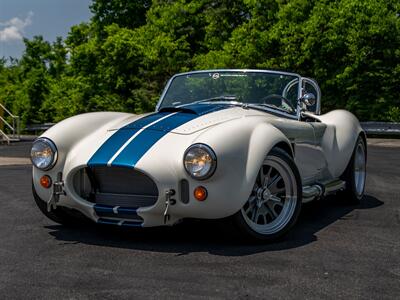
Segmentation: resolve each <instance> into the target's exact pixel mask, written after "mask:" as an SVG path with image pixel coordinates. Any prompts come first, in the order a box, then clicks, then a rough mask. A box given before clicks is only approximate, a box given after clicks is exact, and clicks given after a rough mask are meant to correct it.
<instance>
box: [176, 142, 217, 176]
mask: <svg viewBox="0 0 400 300" xmlns="http://www.w3.org/2000/svg"><path fill="white" fill-rule="evenodd" d="M193 150H200V152H205V153H206V154H207V155H208V156H209V157H210V158H211V162H210V166H209V168H208V170H207V172H206V173H204V174H196V172H193V170H190V169H189V166H188V164H187V156H188V155H189V154H190V152H191V151H193ZM183 166H184V168H185V171H186V173H188V174H189V175H190V177H192V178H193V179H196V180H205V179H208V178H210V177H211V176H212V175H213V174H214V173H215V170H216V169H217V156H216V154H215V152H214V150H213V149H211V147H210V146H207V145H206V144H202V143H197V144H193V145H191V146H190V147H189V148H187V150H186V151H185V154H184V155H183ZM199 172H200V171H199ZM199 172H197V173H199Z"/></svg>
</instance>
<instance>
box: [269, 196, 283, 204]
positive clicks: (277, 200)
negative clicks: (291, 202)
mask: <svg viewBox="0 0 400 300" xmlns="http://www.w3.org/2000/svg"><path fill="white" fill-rule="evenodd" d="M269 201H271V202H273V203H274V205H280V206H283V203H282V199H281V198H279V197H278V196H275V195H272V196H271V197H270V198H269Z"/></svg>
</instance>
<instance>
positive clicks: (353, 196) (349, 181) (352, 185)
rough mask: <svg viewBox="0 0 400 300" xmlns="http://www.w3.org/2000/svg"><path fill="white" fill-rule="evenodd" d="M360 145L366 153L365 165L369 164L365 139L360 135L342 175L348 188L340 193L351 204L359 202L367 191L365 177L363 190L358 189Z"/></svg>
mask: <svg viewBox="0 0 400 300" xmlns="http://www.w3.org/2000/svg"><path fill="white" fill-rule="evenodd" d="M358 147H362V148H363V150H364V154H365V157H364V158H365V159H364V163H365V167H366V164H367V148H366V145H365V141H364V139H363V138H362V137H361V136H359V137H358V139H357V142H356V145H355V147H354V150H353V154H352V155H351V159H350V161H349V164H348V165H347V167H346V170H345V171H344V173H343V175H342V176H341V177H340V178H341V179H342V180H344V181H345V182H346V188H345V190H344V191H343V192H341V193H340V195H342V196H343V197H345V199H346V201H347V202H348V203H350V204H359V203H360V201H361V199H362V198H363V197H364V192H365V179H366V178H364V181H363V183H362V192H360V190H357V181H356V156H357V149H358ZM365 176H366V170H365Z"/></svg>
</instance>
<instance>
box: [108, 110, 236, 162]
mask: <svg viewBox="0 0 400 300" xmlns="http://www.w3.org/2000/svg"><path fill="white" fill-rule="evenodd" d="M227 107H230V106H227V105H204V104H196V105H193V106H191V107H189V106H188V107H185V108H187V109H190V110H193V111H195V112H196V113H187V112H179V113H177V114H175V115H173V116H171V117H169V118H166V119H164V120H162V121H160V122H158V123H156V124H154V125H152V126H150V127H149V128H147V129H146V130H144V131H143V132H141V133H140V134H139V135H138V136H137V137H136V138H135V139H134V140H133V141H132V142H131V143H130V144H129V145H128V146H127V147H126V148H125V149H124V150H123V151H122V152H121V153H120V154H119V155H118V156H117V157H116V159H115V160H114V161H113V162H112V164H111V165H112V166H123V167H134V166H135V165H136V163H137V162H138V161H139V160H140V159H141V158H142V157H143V155H144V154H145V153H146V152H147V151H149V149H150V148H151V147H153V145H154V144H155V143H157V142H158V141H159V140H160V139H161V138H162V137H163V136H165V135H166V134H167V133H169V132H170V131H172V130H174V129H175V128H177V127H179V126H181V125H183V124H185V123H187V122H189V121H192V120H194V119H196V118H198V117H199V116H201V115H204V114H207V113H211V112H216V111H218V110H221V109H224V108H227ZM196 109H197V111H196Z"/></svg>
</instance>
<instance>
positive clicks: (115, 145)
mask: <svg viewBox="0 0 400 300" xmlns="http://www.w3.org/2000/svg"><path fill="white" fill-rule="evenodd" d="M167 114H168V113H154V114H151V115H148V116H146V117H143V118H140V119H139V120H136V121H134V122H132V123H130V124H128V125H126V126H125V127H123V128H122V129H124V128H128V126H131V125H132V124H137V126H139V127H137V129H134V127H129V128H132V129H131V130H121V129H120V130H116V131H115V133H114V134H113V135H112V136H111V137H110V138H109V139H108V140H106V141H105V142H104V143H103V145H101V146H100V148H99V149H97V151H96V153H95V154H94V155H93V156H92V157H91V158H90V160H89V162H88V166H89V167H94V166H99V165H105V164H107V162H108V161H109V160H110V159H111V158H112V157H113V155H114V154H115V153H116V152H117V151H118V150H119V149H120V148H121V147H122V146H123V144H124V143H125V142H126V141H127V140H129V139H130V138H131V137H132V136H133V135H134V134H135V133H136V132H137V131H138V130H139V129H140V128H142V127H144V126H146V125H148V124H150V123H152V122H154V121H156V120H158V119H161V118H162V117H164V116H165V115H167Z"/></svg>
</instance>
